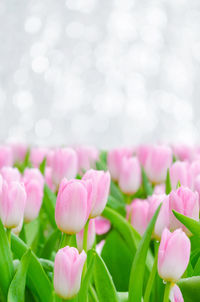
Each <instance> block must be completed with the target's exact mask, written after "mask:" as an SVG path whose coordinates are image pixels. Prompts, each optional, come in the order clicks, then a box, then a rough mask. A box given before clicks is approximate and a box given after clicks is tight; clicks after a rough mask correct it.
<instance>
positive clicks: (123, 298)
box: [117, 292, 128, 302]
mask: <svg viewBox="0 0 200 302" xmlns="http://www.w3.org/2000/svg"><path fill="white" fill-rule="evenodd" d="M117 294H118V297H119V301H120V302H128V292H118V293H117Z"/></svg>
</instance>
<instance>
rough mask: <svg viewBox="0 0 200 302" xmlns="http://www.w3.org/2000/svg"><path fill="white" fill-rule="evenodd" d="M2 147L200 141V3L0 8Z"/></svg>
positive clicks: (68, 0) (5, 3) (11, 4)
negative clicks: (9, 144) (16, 143)
mask: <svg viewBox="0 0 200 302" xmlns="http://www.w3.org/2000/svg"><path fill="white" fill-rule="evenodd" d="M0 41H1V44H0V140H1V141H13V140H20V141H27V142H29V143H36V144H43V145H52V144H73V143H89V144H95V145H96V146H98V147H103V148H105V147H106V148H107V147H113V146H117V145H122V144H136V143H139V142H144V141H147V142H150V141H153V142H155V141H159V142H160V141H171V142H175V141H178V142H187V143H190V144H192V143H198V142H199V130H200V120H199V114H200V105H199V104H200V103H199V102H200V100H199V97H200V84H199V81H200V1H199V0H157V1H156V0H155V1H154V0H148V1H147V0H146V1H145V0H33V1H29V0H18V1H17V0H0Z"/></svg>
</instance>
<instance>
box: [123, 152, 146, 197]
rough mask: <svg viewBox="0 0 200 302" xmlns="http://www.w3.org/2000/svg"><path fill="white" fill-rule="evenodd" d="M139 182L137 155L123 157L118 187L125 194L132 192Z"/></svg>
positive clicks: (138, 185) (140, 180) (135, 190)
mask: <svg viewBox="0 0 200 302" xmlns="http://www.w3.org/2000/svg"><path fill="white" fill-rule="evenodd" d="M141 183H142V178H141V168H140V163H139V160H138V159H137V157H130V158H126V157H125V158H123V160H122V163H121V172H120V176H119V186H120V189H121V190H122V191H123V192H124V193H126V194H134V193H135V192H137V190H138V189H139V188H140V186H141Z"/></svg>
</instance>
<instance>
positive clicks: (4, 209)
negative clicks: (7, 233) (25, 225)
mask: <svg viewBox="0 0 200 302" xmlns="http://www.w3.org/2000/svg"><path fill="white" fill-rule="evenodd" d="M0 187H1V188H0V216H1V220H2V223H3V225H4V226H5V227H6V228H15V227H17V226H18V225H19V224H20V222H21V221H22V220H23V216H24V209H25V204H26V191H25V189H24V185H23V184H22V183H19V182H17V181H13V182H10V183H7V182H6V181H5V180H4V181H3V180H2V178H1V185H0Z"/></svg>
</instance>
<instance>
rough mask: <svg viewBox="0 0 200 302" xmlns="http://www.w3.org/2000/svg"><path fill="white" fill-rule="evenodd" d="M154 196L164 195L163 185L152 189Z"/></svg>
mask: <svg viewBox="0 0 200 302" xmlns="http://www.w3.org/2000/svg"><path fill="white" fill-rule="evenodd" d="M153 193H154V194H165V184H160V185H156V186H155V187H154V191H153Z"/></svg>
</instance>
